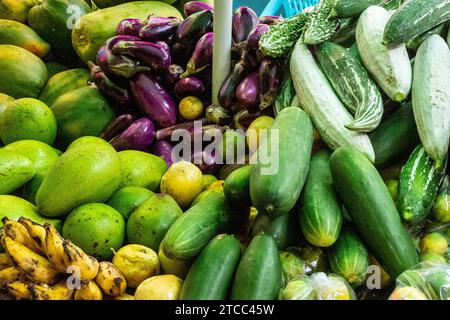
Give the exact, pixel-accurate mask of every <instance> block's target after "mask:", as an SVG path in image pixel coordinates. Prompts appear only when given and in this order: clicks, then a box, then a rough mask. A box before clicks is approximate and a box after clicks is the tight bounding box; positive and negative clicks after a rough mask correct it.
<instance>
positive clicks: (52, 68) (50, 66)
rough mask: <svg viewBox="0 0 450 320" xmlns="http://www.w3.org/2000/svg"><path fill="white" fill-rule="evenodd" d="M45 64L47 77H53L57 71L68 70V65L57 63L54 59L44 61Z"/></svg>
mask: <svg viewBox="0 0 450 320" xmlns="http://www.w3.org/2000/svg"><path fill="white" fill-rule="evenodd" d="M45 65H46V67H47V71H48V78H49V79H50V78H51V77H53V76H54V75H55V74H57V73H60V72H63V71H66V70H69V67H66V66H65V65H63V64H61V63H58V62H54V61H49V62H45Z"/></svg>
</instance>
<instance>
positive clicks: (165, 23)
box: [139, 16, 180, 42]
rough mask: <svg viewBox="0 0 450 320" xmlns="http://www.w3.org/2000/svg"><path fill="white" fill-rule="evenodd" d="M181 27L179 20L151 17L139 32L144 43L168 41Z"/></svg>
mask: <svg viewBox="0 0 450 320" xmlns="http://www.w3.org/2000/svg"><path fill="white" fill-rule="evenodd" d="M179 25H180V20H179V19H178V18H174V17H169V18H163V17H156V16H150V17H149V20H148V22H147V24H146V25H145V26H143V27H142V28H141V29H140V31H139V37H140V38H141V39H142V40H144V41H149V42H156V41H167V40H168V39H169V38H170V37H171V36H172V35H173V34H174V33H175V31H176V30H177V28H178V26H179Z"/></svg>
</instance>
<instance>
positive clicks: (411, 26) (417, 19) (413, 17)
mask: <svg viewBox="0 0 450 320" xmlns="http://www.w3.org/2000/svg"><path fill="white" fill-rule="evenodd" d="M449 19H450V1H448V0H414V1H406V2H405V3H404V4H403V5H402V6H401V7H400V9H398V10H397V11H396V12H395V13H394V15H393V16H392V17H391V18H390V20H389V22H388V23H387V25H386V30H385V31H384V40H385V41H386V43H387V44H388V45H390V46H396V45H399V44H402V43H406V42H407V41H408V40H411V39H413V38H415V37H417V36H418V35H420V34H422V33H424V32H426V31H428V30H431V29H433V28H434V27H436V26H437V25H440V24H441V23H443V22H445V21H447V20H449Z"/></svg>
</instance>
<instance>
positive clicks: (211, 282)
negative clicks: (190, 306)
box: [180, 234, 241, 300]
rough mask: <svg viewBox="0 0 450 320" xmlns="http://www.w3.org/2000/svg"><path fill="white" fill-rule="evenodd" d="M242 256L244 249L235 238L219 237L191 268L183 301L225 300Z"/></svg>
mask: <svg viewBox="0 0 450 320" xmlns="http://www.w3.org/2000/svg"><path fill="white" fill-rule="evenodd" d="M240 255H241V248H240V245H239V241H238V240H236V238H235V237H233V236H229V235H225V234H221V235H218V236H216V237H215V238H214V239H213V240H211V242H210V243H208V245H207V246H206V247H205V248H204V249H203V250H202V252H201V253H200V255H199V256H198V257H197V258H196V259H195V261H194V263H193V264H192V266H191V268H190V269H189V272H188V274H187V276H186V279H185V280H184V283H183V289H182V290H181V295H180V299H181V300H225V299H226V298H227V295H228V290H229V287H230V285H231V282H232V281H233V274H234V271H235V269H236V267H237V265H238V263H239V258H240Z"/></svg>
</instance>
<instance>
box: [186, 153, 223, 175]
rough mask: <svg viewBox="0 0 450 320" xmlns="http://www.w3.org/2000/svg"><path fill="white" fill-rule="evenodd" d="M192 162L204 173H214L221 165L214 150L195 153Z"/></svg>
mask: <svg viewBox="0 0 450 320" xmlns="http://www.w3.org/2000/svg"><path fill="white" fill-rule="evenodd" d="M191 162H192V163H194V164H195V165H196V166H197V168H199V169H200V170H201V172H202V173H203V174H214V173H216V172H217V171H218V170H219V169H220V167H221V165H219V164H217V159H216V155H215V152H214V150H213V151H212V152H211V154H210V153H209V152H206V151H202V152H200V153H197V154H193V155H192V157H191Z"/></svg>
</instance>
